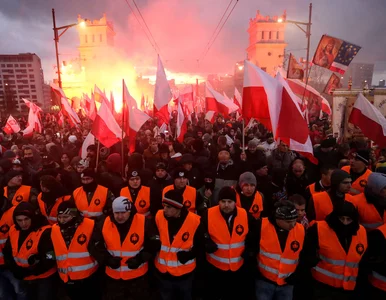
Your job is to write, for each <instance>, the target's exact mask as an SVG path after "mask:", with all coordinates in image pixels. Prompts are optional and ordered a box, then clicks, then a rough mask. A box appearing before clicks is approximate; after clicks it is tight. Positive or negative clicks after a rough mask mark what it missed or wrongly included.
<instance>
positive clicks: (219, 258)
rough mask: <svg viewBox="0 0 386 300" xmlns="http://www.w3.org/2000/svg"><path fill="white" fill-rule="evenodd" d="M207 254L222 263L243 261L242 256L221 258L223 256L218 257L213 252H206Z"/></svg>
mask: <svg viewBox="0 0 386 300" xmlns="http://www.w3.org/2000/svg"><path fill="white" fill-rule="evenodd" d="M208 255H209V256H210V257H211V258H213V259H214V260H217V261H218V262H221V263H224V264H231V263H234V264H235V263H238V262H241V261H243V258H242V257H241V256H240V257H235V258H230V259H229V258H223V257H218V256H217V255H214V254H213V253H208Z"/></svg>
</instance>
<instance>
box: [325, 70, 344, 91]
mask: <svg viewBox="0 0 386 300" xmlns="http://www.w3.org/2000/svg"><path fill="white" fill-rule="evenodd" d="M341 87H342V84H341V83H340V77H339V76H337V75H336V74H334V73H332V74H331V77H330V79H329V80H328V82H327V84H326V87H325V88H324V90H323V92H324V93H326V94H329V95H330V94H332V92H333V91H334V90H336V89H339V88H341Z"/></svg>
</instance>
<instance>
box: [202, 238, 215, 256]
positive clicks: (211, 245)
mask: <svg viewBox="0 0 386 300" xmlns="http://www.w3.org/2000/svg"><path fill="white" fill-rule="evenodd" d="M217 249H218V247H217V244H216V243H215V242H213V240H212V239H211V238H210V237H208V238H206V239H205V252H206V253H213V252H216V251H217Z"/></svg>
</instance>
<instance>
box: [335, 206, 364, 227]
mask: <svg viewBox="0 0 386 300" xmlns="http://www.w3.org/2000/svg"><path fill="white" fill-rule="evenodd" d="M334 213H335V214H336V215H337V216H338V217H342V216H345V217H350V218H351V219H352V220H353V221H354V222H358V219H359V215H358V210H357V209H356V208H355V206H354V204H352V203H351V202H348V201H344V202H343V203H342V204H341V205H337V206H336V207H334Z"/></svg>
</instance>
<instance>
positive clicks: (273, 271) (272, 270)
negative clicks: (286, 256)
mask: <svg viewBox="0 0 386 300" xmlns="http://www.w3.org/2000/svg"><path fill="white" fill-rule="evenodd" d="M259 267H260V268H262V269H264V270H266V271H267V272H270V273H273V274H275V275H278V277H279V278H287V277H289V276H290V275H291V274H292V273H279V270H276V269H274V268H271V267H268V266H266V265H264V264H262V263H261V262H259Z"/></svg>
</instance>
